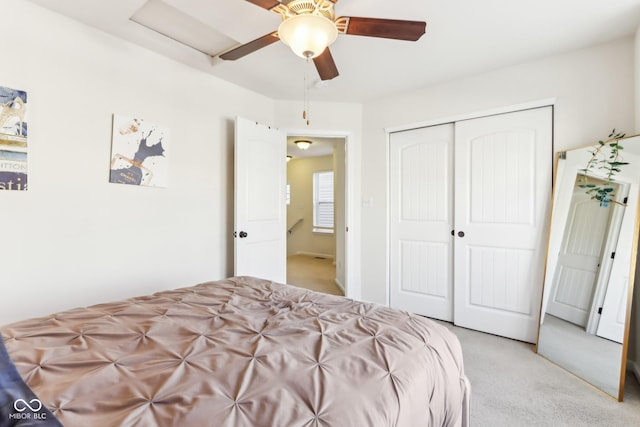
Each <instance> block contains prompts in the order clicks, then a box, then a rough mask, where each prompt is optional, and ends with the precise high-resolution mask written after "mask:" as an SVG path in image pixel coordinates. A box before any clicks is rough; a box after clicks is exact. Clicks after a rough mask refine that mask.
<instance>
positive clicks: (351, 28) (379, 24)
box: [337, 16, 427, 41]
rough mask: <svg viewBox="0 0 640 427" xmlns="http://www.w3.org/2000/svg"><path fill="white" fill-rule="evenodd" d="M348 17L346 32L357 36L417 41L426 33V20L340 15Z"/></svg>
mask: <svg viewBox="0 0 640 427" xmlns="http://www.w3.org/2000/svg"><path fill="white" fill-rule="evenodd" d="M340 19H348V20H349V23H348V25H347V29H346V31H345V33H346V34H353V35H356V36H368V37H381V38H384V39H396V40H407V41H416V40H418V39H419V38H420V37H422V35H423V34H424V33H425V29H426V27H427V23H426V22H422V21H402V20H397V19H377V18H357V17H351V16H344V17H340V18H338V19H337V20H340Z"/></svg>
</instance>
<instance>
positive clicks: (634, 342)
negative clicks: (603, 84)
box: [629, 27, 640, 381]
mask: <svg viewBox="0 0 640 427" xmlns="http://www.w3.org/2000/svg"><path fill="white" fill-rule="evenodd" d="M634 60H635V70H634V77H635V114H634V118H635V126H634V132H633V133H636V134H640V27H638V30H637V31H636V38H635V52H634ZM633 295H634V296H633V302H632V310H631V330H630V332H629V334H630V336H631V337H632V339H631V340H630V342H629V362H630V364H629V365H630V366H629V367H630V368H631V369H632V370H634V372H635V374H636V377H637V378H638V381H640V310H639V309H638V305H639V304H640V251H639V252H638V258H637V260H636V273H635V284H634V288H633Z"/></svg>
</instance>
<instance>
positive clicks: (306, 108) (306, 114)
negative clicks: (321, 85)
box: [302, 58, 310, 126]
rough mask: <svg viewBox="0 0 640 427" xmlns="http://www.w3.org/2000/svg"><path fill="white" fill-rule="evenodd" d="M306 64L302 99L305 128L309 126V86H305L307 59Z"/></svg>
mask: <svg viewBox="0 0 640 427" xmlns="http://www.w3.org/2000/svg"><path fill="white" fill-rule="evenodd" d="M306 61H307V63H306V65H305V67H304V97H303V101H302V102H303V103H304V106H303V110H302V118H303V119H304V120H306V121H307V126H309V123H310V122H309V85H308V84H307V74H308V71H309V67H310V62H309V58H307V60H306Z"/></svg>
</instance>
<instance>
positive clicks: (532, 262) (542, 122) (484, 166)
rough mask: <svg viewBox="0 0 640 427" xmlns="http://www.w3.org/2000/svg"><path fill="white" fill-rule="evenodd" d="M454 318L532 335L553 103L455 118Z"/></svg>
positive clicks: (513, 333)
mask: <svg viewBox="0 0 640 427" xmlns="http://www.w3.org/2000/svg"><path fill="white" fill-rule="evenodd" d="M455 147H456V150H455V169H456V176H455V207H456V208H455V232H456V237H455V244H454V247H455V249H454V264H455V266H456V273H455V277H454V289H455V295H454V313H455V319H454V321H455V323H456V324H457V325H460V326H463V327H467V328H471V329H476V330H480V331H485V332H489V333H493V334H496V335H501V336H505V337H510V338H514V339H518V340H521V341H527V342H535V340H536V332H537V328H538V315H539V307H540V295H541V289H542V281H543V271H544V259H545V250H544V248H545V246H546V245H545V242H546V236H547V227H548V212H549V208H550V200H551V169H552V108H551V107H544V108H537V109H532V110H526V111H520V112H515V113H509V114H501V115H496V116H490V117H483V118H479V119H474V120H467V121H463V122H458V123H456V141H455Z"/></svg>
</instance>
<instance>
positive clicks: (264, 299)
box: [0, 277, 469, 427]
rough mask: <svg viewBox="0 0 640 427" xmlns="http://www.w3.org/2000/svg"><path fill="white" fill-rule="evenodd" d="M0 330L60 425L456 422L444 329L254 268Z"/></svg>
mask: <svg viewBox="0 0 640 427" xmlns="http://www.w3.org/2000/svg"><path fill="white" fill-rule="evenodd" d="M0 333H1V334H2V337H4V340H5V345H6V348H7V352H8V354H9V356H10V358H11V360H12V361H13V364H14V365H15V367H16V368H17V370H18V372H19V373H20V375H21V377H22V378H23V379H24V381H25V383H26V384H27V385H28V386H29V387H30V389H31V390H32V391H33V392H34V393H35V395H37V397H38V399H39V401H41V402H42V404H43V405H44V406H45V407H46V408H48V409H49V410H50V411H51V413H52V414H53V415H54V416H55V417H56V418H57V419H58V420H59V421H60V422H61V423H62V424H63V425H64V426H66V427H73V426H78V427H89V426H100V427H103V426H198V427H200V426H233V427H243V426H247V427H258V426H269V427H272V426H332V427H339V426H349V427H353V426H367V427H377V426H380V427H382V426H406V427H417V426H457V425H465V424H466V423H467V422H468V395H469V386H468V382H467V380H466V377H465V375H464V368H463V360H462V352H461V348H460V344H459V342H458V340H457V338H456V337H455V336H454V334H453V333H451V332H450V331H449V330H448V329H447V328H446V327H444V326H442V325H440V324H437V323H435V322H433V321H430V320H428V319H425V318H423V317H420V316H416V315H412V314H409V313H406V312H401V311H397V310H393V309H389V308H385V307H381V306H378V305H375V304H367V303H362V302H357V301H353V300H350V299H347V298H343V297H337V296H332V295H325V294H320V293H315V292H311V291H306V290H303V289H300V288H296V287H293V286H288V285H283V284H278V283H273V282H270V281H266V280H261V279H256V278H250V277H235V278H230V279H226V280H221V281H216V282H209V283H203V284H200V285H197V286H193V287H188V288H181V289H177V290H170V291H162V292H157V293H155V294H153V295H150V296H145V297H138V298H132V299H128V300H125V301H119V302H113V303H107V304H100V305H95V306H91V307H87V308H79V309H74V310H70V311H65V312H61V313H57V314H53V315H51V316H48V317H43V318H37V319H31V320H26V321H21V322H18V323H14V324H11V325H7V326H4V327H2V328H0ZM0 424H2V420H0ZM35 425H37V424H35Z"/></svg>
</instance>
